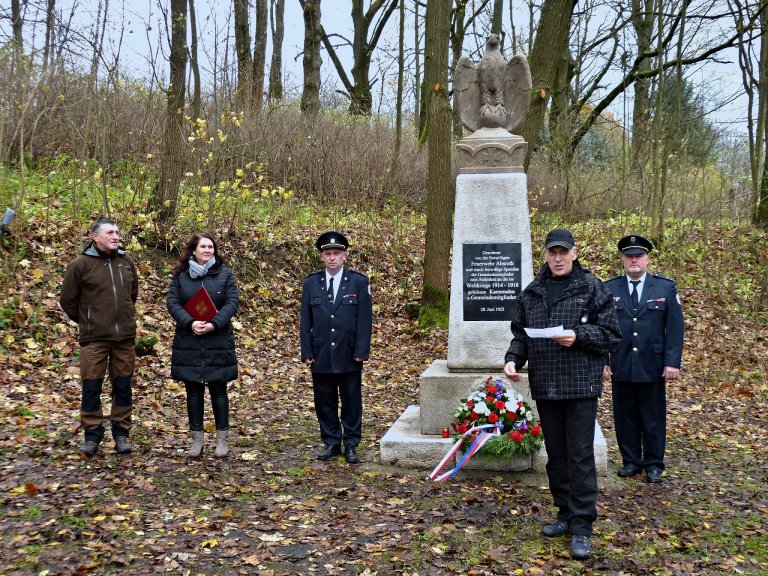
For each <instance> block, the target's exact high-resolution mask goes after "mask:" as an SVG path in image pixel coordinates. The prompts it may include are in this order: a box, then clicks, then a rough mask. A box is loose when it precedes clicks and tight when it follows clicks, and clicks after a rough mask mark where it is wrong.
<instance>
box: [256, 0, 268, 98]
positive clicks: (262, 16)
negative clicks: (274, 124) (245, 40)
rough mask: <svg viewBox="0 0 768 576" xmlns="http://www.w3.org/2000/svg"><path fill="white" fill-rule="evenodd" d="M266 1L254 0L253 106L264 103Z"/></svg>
mask: <svg viewBox="0 0 768 576" xmlns="http://www.w3.org/2000/svg"><path fill="white" fill-rule="evenodd" d="M268 18H269V15H268V8H267V0H256V38H255V40H254V47H253V105H254V107H255V108H256V109H257V110H259V109H261V106H262V104H263V103H264V68H265V66H266V63H267V21H268Z"/></svg>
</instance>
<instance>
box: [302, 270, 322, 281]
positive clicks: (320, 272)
mask: <svg viewBox="0 0 768 576" xmlns="http://www.w3.org/2000/svg"><path fill="white" fill-rule="evenodd" d="M324 272H325V270H317V271H316V272H312V273H311V274H307V275H306V277H305V278H304V279H305V280H306V279H307V278H311V277H312V276H315V275H317V274H323V273H324Z"/></svg>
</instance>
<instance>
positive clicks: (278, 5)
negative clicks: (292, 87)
mask: <svg viewBox="0 0 768 576" xmlns="http://www.w3.org/2000/svg"><path fill="white" fill-rule="evenodd" d="M269 17H270V21H271V22H272V62H271V63H270V65H269V99H270V100H282V99H283V38H284V36H285V0H272V10H271V12H270V14H269Z"/></svg>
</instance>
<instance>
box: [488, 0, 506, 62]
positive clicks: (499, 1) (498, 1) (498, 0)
mask: <svg viewBox="0 0 768 576" xmlns="http://www.w3.org/2000/svg"><path fill="white" fill-rule="evenodd" d="M503 15H504V0H493V15H492V16H491V34H496V35H497V36H498V37H499V40H500V41H501V48H502V52H503V51H504V35H503V33H502V32H503V29H502V26H501V23H502V16H503Z"/></svg>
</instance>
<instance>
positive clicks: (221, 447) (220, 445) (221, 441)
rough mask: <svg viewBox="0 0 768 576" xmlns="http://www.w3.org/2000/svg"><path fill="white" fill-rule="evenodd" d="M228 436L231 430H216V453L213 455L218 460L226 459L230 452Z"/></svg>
mask: <svg viewBox="0 0 768 576" xmlns="http://www.w3.org/2000/svg"><path fill="white" fill-rule="evenodd" d="M228 435H229V430H216V451H215V452H214V453H213V455H214V456H215V457H216V458H224V457H225V456H226V455H227V453H228V452H229V447H228V446H227V436H228Z"/></svg>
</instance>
